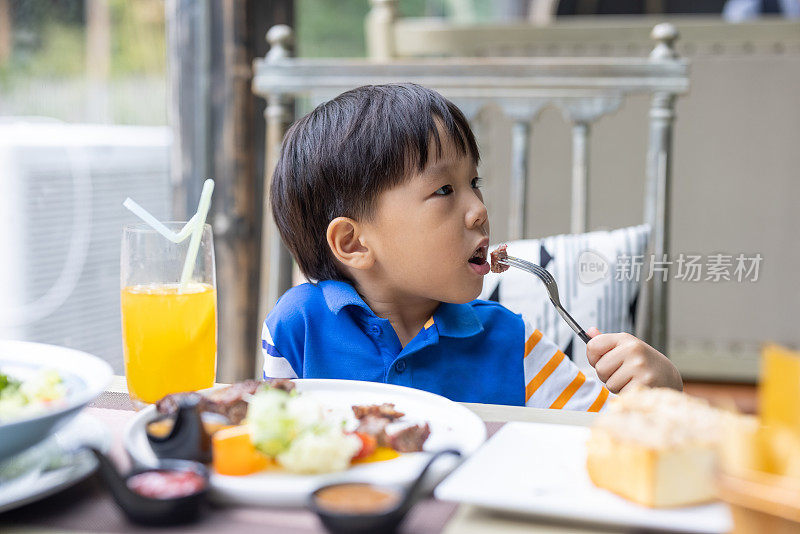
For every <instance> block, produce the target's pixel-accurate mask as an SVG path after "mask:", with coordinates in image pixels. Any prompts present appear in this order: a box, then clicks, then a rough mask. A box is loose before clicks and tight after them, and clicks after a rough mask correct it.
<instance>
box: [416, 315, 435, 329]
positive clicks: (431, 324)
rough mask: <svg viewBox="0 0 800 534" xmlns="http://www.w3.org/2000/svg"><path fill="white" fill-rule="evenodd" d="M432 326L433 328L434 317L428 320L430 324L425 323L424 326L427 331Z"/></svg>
mask: <svg viewBox="0 0 800 534" xmlns="http://www.w3.org/2000/svg"><path fill="white" fill-rule="evenodd" d="M417 324H419V323H417ZM432 326H433V317H431V318H430V319H428V322H427V323H425V326H424V327H423V328H425V330H427V329H428V328H430V327H432Z"/></svg>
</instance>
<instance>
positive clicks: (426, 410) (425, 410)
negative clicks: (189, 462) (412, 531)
mask: <svg viewBox="0 0 800 534" xmlns="http://www.w3.org/2000/svg"><path fill="white" fill-rule="evenodd" d="M294 382H295V384H296V385H297V390H298V391H300V392H302V393H303V395H310V396H313V397H315V398H317V399H319V400H320V402H321V403H323V405H324V406H326V407H330V408H333V409H335V410H337V411H340V412H341V413H346V414H349V417H351V418H352V417H353V415H352V410H351V408H350V407H351V406H352V405H354V404H381V403H384V402H392V403H394V404H395V407H396V408H397V409H398V410H399V411H401V412H404V413H405V414H406V416H405V417H404V418H403V420H404V421H408V422H415V423H416V422H419V423H422V422H424V421H427V422H428V423H429V424H430V427H431V434H430V437H429V438H428V440H427V441H426V442H425V446H424V449H425V451H437V450H441V449H445V448H455V449H458V450H460V451H461V453H462V455H463V457H467V456H469V455H470V454H472V453H473V452H474V451H475V450H476V449H477V448H478V447H480V445H481V444H482V443H483V442H484V441H485V440H486V425H485V424H484V423H483V421H481V419H480V418H479V417H478V416H477V415H475V414H474V413H472V412H471V411H470V410H468V409H467V408H465V407H463V406H461V405H460V404H457V403H455V402H453V401H450V400H448V399H446V398H444V397H441V396H439V395H434V394H433V393H427V392H425V391H420V390H417V389H411V388H406V387H402V386H394V385H387V384H379V383H374V382H358V381H352V380H317V379H301V380H294ZM154 415H155V407H153V406H150V407H148V408H146V409H145V410H142V411H141V412H139V413H138V414H136V416H135V417H134V418H133V419H132V420H131V421H130V422H129V423H128V426H127V427H126V429H125V433H124V439H125V447H126V449H127V450H128V453H129V454H130V455H131V457H132V458H133V459H134V461H136V462H137V463H140V464H143V465H146V466H152V465H154V464H155V462H156V457H155V455H154V454H153V451H152V449H150V445H149V444H148V442H147V436H146V434H145V425H146V423H147V422H148V421H150V420H151V419H152V418H153V417H154ZM428 457H429V455H428V454H426V453H425V452H418V453H410V454H403V455H402V456H400V457H399V458H396V459H394V460H389V461H386V462H376V463H371V464H362V465H356V466H353V467H351V468H350V469H348V470H347V471H344V472H342V473H328V474H324V475H293V474H288V473H275V472H269V471H265V472H263V473H257V474H253V475H248V476H243V477H231V476H222V475H217V474H213V473H212V475H211V496H212V498H214V499H215V500H217V501H221V502H230V503H239V504H261V505H274V506H303V505H305V503H306V499H307V498H308V495H309V494H310V493H311V492H312V491H314V490H315V489H317V488H318V487H320V486H322V485H324V484H329V483H332V482H340V481H342V482H344V481H363V482H372V483H380V484H406V483H408V482H410V481H411V480H412V479H413V478H414V477H415V476H416V475H417V474H418V473H419V471H420V470H421V469H422V466H423V464H424V463H425V461H426V460H427V458H428ZM456 465H458V460H456V459H454V458H452V457H443V458H441V459H439V460H438V461H437V462H436V463H435V464H434V465H433V466H432V468H431V471H430V473H429V475H428V477H429V478H428V479H427V480H428V481H429V484H433V483H435V482H438V481H439V480H441V479H442V478H443V477H444V476H445V475H447V473H449V472H450V471H451V470H452V469H453V468H454V467H455V466H456Z"/></svg>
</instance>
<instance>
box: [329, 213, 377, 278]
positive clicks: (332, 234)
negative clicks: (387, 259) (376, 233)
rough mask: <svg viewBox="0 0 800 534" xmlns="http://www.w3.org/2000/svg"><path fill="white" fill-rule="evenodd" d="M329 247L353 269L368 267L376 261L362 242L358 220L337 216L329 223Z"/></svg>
mask: <svg viewBox="0 0 800 534" xmlns="http://www.w3.org/2000/svg"><path fill="white" fill-rule="evenodd" d="M326 237H327V238H328V247H330V249H331V252H333V256H334V257H335V258H336V259H337V260H339V261H340V262H342V263H343V264H345V265H346V266H348V267H351V268H353V269H368V268H369V267H372V265H373V264H374V263H375V260H374V258H373V257H372V253H371V251H370V250H369V248H367V247H366V246H365V245H364V244H363V243H362V242H361V239H360V238H361V235H360V227H359V224H358V222H357V221H354V220H353V219H350V218H349V217H336V218H335V219H334V220H332V221H331V222H330V223H329V224H328V231H327V236H326Z"/></svg>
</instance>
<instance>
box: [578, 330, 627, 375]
mask: <svg viewBox="0 0 800 534" xmlns="http://www.w3.org/2000/svg"><path fill="white" fill-rule="evenodd" d="M587 333H588V332H587ZM627 336H628V334H597V335H596V336H594V337H593V338H592V339H590V340H589V343H587V344H586V357H587V358H588V360H589V363H590V364H592V367H594V366H595V365H597V362H598V360H600V358H601V357H602V356H603V354H605V353H606V352H608V351H610V350H611V349H613V348H614V347H616V346H617V345H619V344H621V343H623V342H624V341H625V339H626V338H627Z"/></svg>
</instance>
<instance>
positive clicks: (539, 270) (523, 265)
mask: <svg viewBox="0 0 800 534" xmlns="http://www.w3.org/2000/svg"><path fill="white" fill-rule="evenodd" d="M498 261H499V262H500V263H504V264H506V265H509V266H511V267H516V268H517V269H522V270H523V271H526V272H529V273H531V274H532V275H534V276H536V277H537V278H539V280H541V281H542V282H544V286H545V288H547V293H548V294H549V295H550V302H552V303H553V306H555V307H556V310H558V313H559V314H560V315H561V317H563V318H564V320H565V321H566V322H567V324H568V325H569V327H570V328H572V329H573V330H574V331H575V333H576V334H578V337H580V338H581V339H582V340H583V342H584V343H588V342H589V340H590V339H592V338H590V337H589V335H588V334H587V333H586V332H585V331H584V330H583V328H581V327H580V325H578V323H577V322H575V319H573V318H572V316H571V315H570V314H569V313H567V310H565V309H564V306H562V305H561V301H560V300H559V299H558V285H557V284H556V281H555V279H554V278H553V275H552V274H550V273H549V272H548V271H547V269H545V268H544V267H540V266H539V265H536V264H534V263H531V262H529V261H525V260H521V259H519V258H515V257H514V256H505V257H502V258H498Z"/></svg>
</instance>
